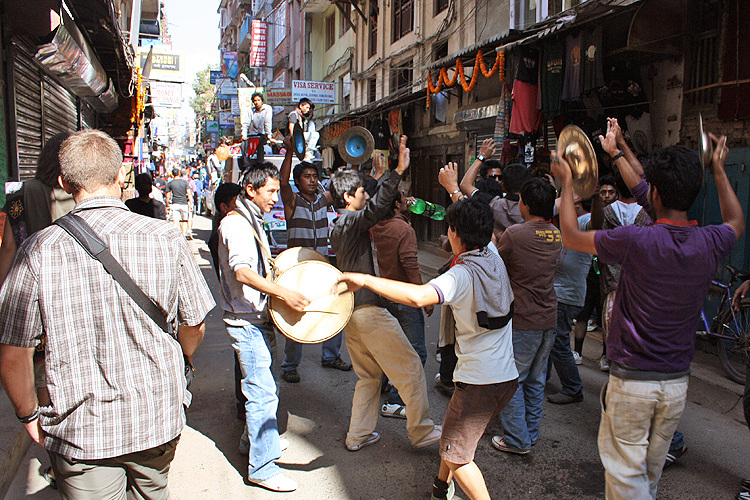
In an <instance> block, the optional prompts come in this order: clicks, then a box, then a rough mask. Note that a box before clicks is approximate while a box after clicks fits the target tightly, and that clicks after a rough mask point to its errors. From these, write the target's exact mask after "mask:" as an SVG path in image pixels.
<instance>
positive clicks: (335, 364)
mask: <svg viewBox="0 0 750 500" xmlns="http://www.w3.org/2000/svg"><path fill="white" fill-rule="evenodd" d="M322 364H323V368H335V369H336V370H341V371H342V372H348V371H349V370H351V369H352V365H350V364H349V363H347V362H346V361H344V360H343V359H341V356H339V357H338V358H336V359H334V360H333V361H331V362H328V363H322Z"/></svg>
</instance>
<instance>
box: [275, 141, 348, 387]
mask: <svg viewBox="0 0 750 500" xmlns="http://www.w3.org/2000/svg"><path fill="white" fill-rule="evenodd" d="M289 137H291V136H289ZM287 142H289V144H286V145H285V146H286V157H285V158H284V163H282V165H281V172H280V176H281V187H280V189H281V201H282V202H283V203H284V216H285V217H286V230H287V247H288V248H293V247H305V248H310V249H312V250H315V251H317V252H318V253H320V254H321V255H328V215H327V212H328V206H329V205H331V203H332V202H333V199H332V198H331V194H330V193H329V192H328V191H324V190H323V189H319V186H318V169H317V168H316V167H315V166H314V165H313V164H312V163H308V162H301V163H299V164H297V166H296V167H294V172H292V174H293V177H294V183H295V184H296V185H297V189H298V190H299V192H297V193H295V192H294V191H293V190H292V185H291V184H290V183H289V174H290V171H291V170H292V154H293V150H294V148H292V145H291V139H289V138H287ZM342 334H343V332H340V333H339V334H337V335H336V336H334V337H333V338H330V339H328V340H326V341H325V342H323V344H322V349H321V350H322V353H321V358H320V361H321V364H322V365H323V366H324V367H326V368H335V369H337V370H342V371H349V370H351V369H352V365H350V364H349V363H347V362H346V361H344V360H343V359H341V355H340V354H341V351H340V350H341V339H342ZM301 360H302V344H300V343H299V342H295V341H294V340H292V339H289V338H287V339H286V346H285V347H284V362H283V363H282V364H281V376H282V378H283V379H284V380H286V381H287V382H290V383H293V384H296V383H297V382H299V381H300V376H299V372H298V371H297V368H298V367H299V364H300V361H301Z"/></svg>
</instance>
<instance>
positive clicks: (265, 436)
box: [226, 323, 281, 481]
mask: <svg viewBox="0 0 750 500" xmlns="http://www.w3.org/2000/svg"><path fill="white" fill-rule="evenodd" d="M226 328H227V334H229V337H230V339H231V340H232V348H233V349H234V351H235V352H236V353H237V357H238V358H239V361H240V369H241V371H242V393H243V394H244V395H245V397H246V398H247V402H246V403H245V422H246V425H247V435H248V439H249V441H250V455H249V458H248V461H249V465H248V478H249V479H254V480H259V481H264V480H266V479H269V478H271V477H273V476H275V475H277V474H280V473H281V469H280V468H279V466H278V465H276V463H275V461H276V460H278V459H279V458H281V447H280V445H279V430H278V426H277V421H276V409H277V408H278V405H279V399H278V397H277V396H276V381H275V380H274V378H273V373H272V372H271V351H270V350H269V346H268V340H267V339H268V338H270V337H271V336H272V335H274V330H273V326H272V325H270V324H268V323H267V324H258V325H253V324H247V325H245V326H231V325H226ZM274 338H275V337H274ZM274 347H275V346H274Z"/></svg>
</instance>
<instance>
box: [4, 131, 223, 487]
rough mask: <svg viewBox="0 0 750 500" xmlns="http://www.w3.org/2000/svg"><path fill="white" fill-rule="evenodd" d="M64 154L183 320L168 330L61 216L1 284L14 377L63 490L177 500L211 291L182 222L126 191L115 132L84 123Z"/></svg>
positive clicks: (156, 295)
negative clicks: (175, 473)
mask: <svg viewBox="0 0 750 500" xmlns="http://www.w3.org/2000/svg"><path fill="white" fill-rule="evenodd" d="M60 166H61V175H60V180H61V184H62V186H63V187H64V188H65V190H66V191H68V192H69V193H71V194H72V195H73V196H74V198H75V201H76V205H75V208H74V209H73V212H72V213H74V214H76V215H77V216H78V217H80V218H81V219H83V220H84V221H85V223H87V224H88V225H89V226H90V227H91V228H92V229H93V231H94V232H95V233H96V234H97V235H98V236H99V237H100V238H101V239H102V240H103V241H104V242H105V243H107V244H108V247H109V251H110V252H111V254H112V257H113V258H114V259H115V260H116V261H118V262H119V263H120V264H121V265H122V267H123V268H124V269H126V270H127V272H128V274H129V275H130V276H131V278H132V279H133V281H134V282H135V284H136V285H137V286H138V287H139V288H141V289H142V290H143V292H144V293H145V294H146V295H147V296H148V297H151V299H152V300H153V301H154V302H155V304H156V307H157V308H158V310H159V311H167V313H166V316H165V320H166V322H167V323H168V324H171V325H173V326H175V327H176V332H175V333H174V334H171V333H168V332H166V331H164V330H162V328H161V327H159V326H158V325H157V324H156V323H155V322H154V321H153V320H152V319H151V318H150V317H149V315H148V314H147V313H146V312H145V311H143V310H142V309H141V307H140V306H139V305H137V303H136V302H134V301H133V299H132V298H131V297H130V295H129V294H128V293H127V292H125V291H124V290H123V288H122V287H121V286H120V284H118V283H116V282H115V280H114V279H113V278H112V276H111V275H110V274H108V273H107V272H106V271H105V270H104V268H103V267H102V264H101V263H100V262H97V260H96V259H94V258H93V257H92V256H91V255H89V253H88V252H87V251H86V250H85V249H84V247H83V246H82V245H81V244H79V243H78V242H77V241H76V240H75V239H73V238H72V237H71V236H70V235H69V234H68V233H67V232H66V231H65V230H63V229H62V228H61V227H59V226H57V225H51V226H49V227H47V228H45V229H42V230H40V231H38V232H37V233H35V234H34V235H33V236H31V237H30V238H28V239H27V240H26V241H24V243H23V244H22V245H21V247H20V248H19V250H18V256H17V258H16V259H15V261H14V263H13V266H12V268H11V270H10V273H9V274H8V277H7V280H6V282H5V285H4V286H3V288H2V289H1V290H0V317H2V318H4V320H3V322H2V323H0V378H2V382H3V386H4V388H5V392H6V394H7V395H8V397H9V399H10V401H11V403H12V404H13V407H14V409H15V411H16V415H17V416H18V418H19V420H20V421H21V423H22V424H23V426H24V428H25V429H26V431H27V432H28V433H29V435H30V436H31V438H32V439H33V440H34V441H35V442H37V443H39V444H43V446H44V447H45V449H46V450H47V453H48V454H49V456H50V461H51V463H52V468H53V470H54V473H55V477H56V481H57V487H58V489H59V490H60V493H61V494H62V497H63V498H66V499H72V500H79V499H81V500H83V499H91V498H97V499H98V498H125V497H126V496H128V497H129V498H149V499H159V500H161V499H163V500H166V499H168V498H169V492H168V489H167V479H168V478H167V474H168V472H169V467H170V463H171V462H172V459H173V458H174V454H175V449H176V447H177V443H178V441H179V440H180V433H181V432H182V429H183V427H184V425H185V408H186V407H188V406H189V405H190V401H191V395H190V393H189V392H188V390H187V387H186V380H185V368H186V367H185V363H186V362H187V363H188V364H190V363H191V360H192V357H193V354H194V353H195V350H196V349H197V347H198V345H199V344H200V342H201V339H202V338H203V321H204V319H205V317H206V315H207V314H208V312H209V311H210V310H211V309H212V308H213V307H214V301H213V299H212V297H211V291H210V290H209V289H208V286H207V285H206V282H205V281H204V280H203V277H202V276H201V272H200V269H199V268H198V265H197V263H196V261H195V259H194V258H193V255H192V252H191V251H190V248H189V247H188V245H187V243H186V242H185V239H184V238H183V237H182V236H181V235H180V233H179V232H178V231H176V230H175V228H174V227H172V226H171V225H169V224H166V223H165V222H163V221H160V220H157V219H152V218H145V217H142V216H140V215H136V214H133V213H131V212H130V211H129V210H128V209H127V207H126V206H125V205H124V204H123V203H122V202H121V201H120V193H121V188H122V186H123V184H124V181H125V176H126V169H125V167H124V166H123V164H122V153H121V152H120V148H119V147H118V145H117V143H116V142H115V141H114V140H113V139H112V138H111V137H109V136H108V135H106V134H104V133H103V132H100V131H98V130H82V131H80V132H77V133H75V134H73V135H72V136H70V137H69V138H68V139H66V140H65V142H64V143H63V145H62V148H61V149H60ZM61 276H63V277H64V279H63V280H61V278H60V277H61ZM44 334H46V336H47V340H46V349H45V352H46V377H47V388H48V391H49V394H50V404H49V405H48V406H43V407H40V406H39V402H38V401H37V396H36V393H35V392H34V391H33V387H34V375H33V363H32V356H33V353H34V349H35V347H36V345H37V344H38V343H39V341H40V338H41V337H42V335H44ZM185 360H186V361H185Z"/></svg>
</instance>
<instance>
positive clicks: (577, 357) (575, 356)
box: [573, 351, 583, 365]
mask: <svg viewBox="0 0 750 500" xmlns="http://www.w3.org/2000/svg"><path fill="white" fill-rule="evenodd" d="M573 359H574V360H575V362H576V364H577V365H582V364H583V356H581V353H579V352H578V351H573Z"/></svg>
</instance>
